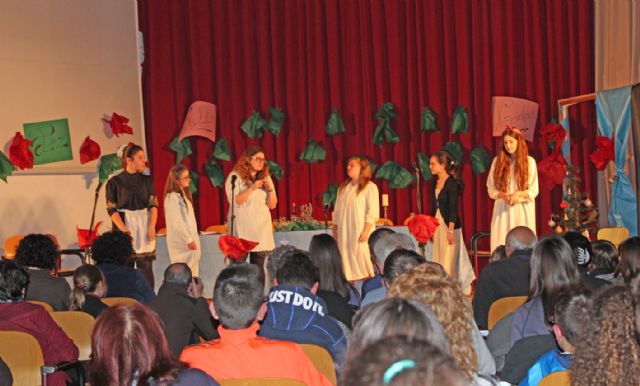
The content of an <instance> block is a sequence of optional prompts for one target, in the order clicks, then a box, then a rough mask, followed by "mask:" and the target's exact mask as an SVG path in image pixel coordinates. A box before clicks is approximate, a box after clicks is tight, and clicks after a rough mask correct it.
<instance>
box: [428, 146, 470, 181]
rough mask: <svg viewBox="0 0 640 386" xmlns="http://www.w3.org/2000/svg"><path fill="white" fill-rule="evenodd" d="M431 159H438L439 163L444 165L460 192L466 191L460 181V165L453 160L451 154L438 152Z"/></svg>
mask: <svg viewBox="0 0 640 386" xmlns="http://www.w3.org/2000/svg"><path fill="white" fill-rule="evenodd" d="M431 157H436V158H437V159H438V163H440V164H441V165H444V170H445V171H446V172H447V174H448V175H449V177H453V179H454V180H455V181H456V183H457V184H458V187H459V189H460V191H462V189H464V182H462V180H461V179H460V176H459V175H458V165H456V163H455V162H454V161H453V159H452V158H451V154H449V153H448V152H446V151H444V150H440V151H437V152H435V153H433V154H432V155H431Z"/></svg>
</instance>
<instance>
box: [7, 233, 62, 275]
mask: <svg viewBox="0 0 640 386" xmlns="http://www.w3.org/2000/svg"><path fill="white" fill-rule="evenodd" d="M58 256H59V252H58V246H57V245H56V243H55V242H54V241H53V239H52V238H51V236H48V235H42V234H32V235H27V236H25V238H24V239H22V241H20V244H18V249H17V250H16V263H18V264H20V265H22V266H23V267H34V268H42V269H53V268H55V266H56V262H57V261H58Z"/></svg>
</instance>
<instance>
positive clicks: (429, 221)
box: [407, 214, 440, 256]
mask: <svg viewBox="0 0 640 386" xmlns="http://www.w3.org/2000/svg"><path fill="white" fill-rule="evenodd" d="M438 225H440V222H439V221H438V219H437V218H435V217H433V216H429V215H425V214H416V215H414V216H413V217H411V219H410V220H409V222H408V223H407V226H408V227H409V232H410V233H411V234H412V235H413V237H415V239H416V240H417V241H418V246H419V247H420V252H421V253H422V256H424V255H425V244H426V243H427V242H428V241H429V240H431V239H433V235H434V234H435V232H436V229H437V228H438Z"/></svg>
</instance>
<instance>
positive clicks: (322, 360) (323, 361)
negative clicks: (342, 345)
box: [299, 344, 338, 385]
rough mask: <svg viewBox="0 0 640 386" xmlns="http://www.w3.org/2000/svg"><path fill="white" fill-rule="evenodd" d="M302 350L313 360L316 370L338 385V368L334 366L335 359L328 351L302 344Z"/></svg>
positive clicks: (312, 345) (313, 345)
mask: <svg viewBox="0 0 640 386" xmlns="http://www.w3.org/2000/svg"><path fill="white" fill-rule="evenodd" d="M299 346H300V347H302V350H303V351H304V353H305V354H307V356H308V357H309V359H311V362H313V365H314V366H315V367H316V369H317V370H318V371H319V372H321V373H322V374H324V375H325V376H326V377H327V379H328V380H330V381H331V383H333V384H334V385H337V384H338V380H337V378H336V368H335V366H334V365H333V359H331V355H330V354H329V352H328V351H327V350H325V349H324V348H322V347H320V346H316V345H315V344H300V345H299Z"/></svg>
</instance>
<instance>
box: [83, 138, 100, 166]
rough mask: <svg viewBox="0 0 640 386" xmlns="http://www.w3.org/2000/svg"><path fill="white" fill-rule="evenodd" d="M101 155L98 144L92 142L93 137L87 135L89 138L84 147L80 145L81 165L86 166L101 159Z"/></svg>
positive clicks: (86, 139) (84, 142)
mask: <svg viewBox="0 0 640 386" xmlns="http://www.w3.org/2000/svg"><path fill="white" fill-rule="evenodd" d="M100 153H101V150H100V145H99V144H98V142H96V141H94V140H92V139H91V137H90V136H88V135H87V138H85V139H84V141H83V142H82V145H80V163H81V164H82V165H84V164H86V163H89V162H91V161H95V160H97V159H98V158H100Z"/></svg>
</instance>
